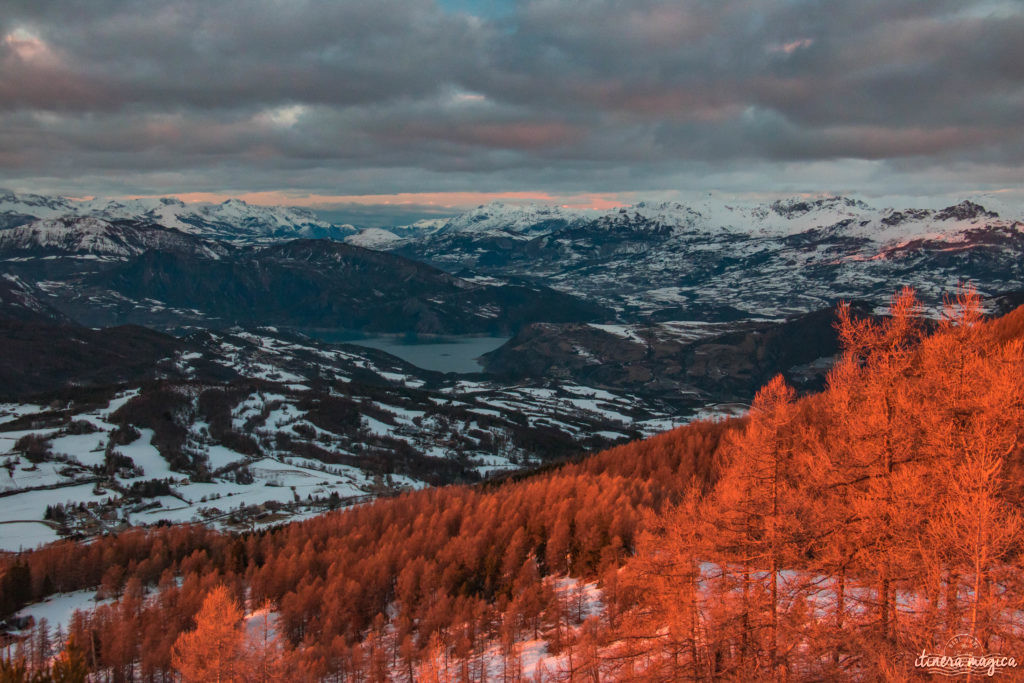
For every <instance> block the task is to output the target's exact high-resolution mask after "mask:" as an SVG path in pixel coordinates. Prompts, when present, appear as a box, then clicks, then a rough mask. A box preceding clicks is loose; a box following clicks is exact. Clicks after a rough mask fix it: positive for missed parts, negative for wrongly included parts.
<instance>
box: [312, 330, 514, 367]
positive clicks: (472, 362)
mask: <svg viewBox="0 0 1024 683" xmlns="http://www.w3.org/2000/svg"><path fill="white" fill-rule="evenodd" d="M307 334H309V335H310V336H313V337H316V338H317V339H321V340H323V341H325V342H342V343H345V344H355V345H357V346H368V347H370V348H371V349H378V350H379V351H384V352H385V353H390V354H391V355H392V356H398V357H399V358H401V359H402V360H404V361H406V362H407V363H412V364H413V365H415V366H416V367H418V368H423V369H424V370H434V371H435V372H459V373H470V372H482V371H483V366H482V365H480V363H479V362H478V361H477V358H479V357H480V356H482V355H484V354H485V353H487V352H488V351H493V350H494V349H496V348H498V347H499V346H501V345H502V344H504V343H505V342H507V341H508V340H509V339H510V337H423V336H421V337H417V338H415V339H410V338H408V337H405V336H395V335H380V336H374V337H362V338H353V335H352V333H351V332H332V331H330V330H316V331H313V330H308V331H307Z"/></svg>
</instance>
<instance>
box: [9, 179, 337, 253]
mask: <svg viewBox="0 0 1024 683" xmlns="http://www.w3.org/2000/svg"><path fill="white" fill-rule="evenodd" d="M64 217H78V218H94V219H99V220H103V221H117V220H132V221H147V222H151V223H155V224H157V225H160V226H163V227H166V228H173V229H175V230H180V231H182V232H185V233H189V234H192V235H197V236H202V237H213V238H217V239H222V240H231V241H251V240H259V239H266V238H285V239H294V238H297V237H315V238H332V239H341V238H343V237H345V236H347V235H351V234H354V233H355V232H356V229H355V228H353V227H352V226H350V225H332V224H331V223H328V222H326V221H323V220H321V219H319V218H317V216H316V215H315V214H314V213H313V212H311V211H307V210H305V209H301V208H297V207H286V206H258V205H254V204H249V203H246V202H244V201H242V200H240V199H228V200H226V201H224V202H221V203H219V204H217V203H207V202H190V203H185V202H183V201H181V200H180V199H176V198H173V197H159V198H149V197H146V198H139V199H129V200H123V201H118V200H106V199H90V200H74V199H68V198H65V197H48V196H43V195H36V194H19V193H14V192H10V191H4V190H0V229H2V228H10V227H16V226H18V225H24V224H26V223H30V222H32V221H35V220H38V219H57V218H64Z"/></svg>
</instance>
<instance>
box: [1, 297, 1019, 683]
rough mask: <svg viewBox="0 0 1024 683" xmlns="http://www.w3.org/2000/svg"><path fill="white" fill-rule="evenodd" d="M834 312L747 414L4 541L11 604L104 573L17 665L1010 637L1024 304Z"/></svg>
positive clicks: (790, 670)
mask: <svg viewBox="0 0 1024 683" xmlns="http://www.w3.org/2000/svg"><path fill="white" fill-rule="evenodd" d="M839 328H840V336H841V339H842V342H843V348H844V351H843V354H842V356H841V357H840V358H839V359H838V361H837V363H836V365H835V367H834V368H833V369H832V371H831V373H830V374H829V379H828V386H827V388H826V389H825V390H824V391H823V392H822V393H819V394H815V395H812V396H808V397H805V398H802V399H797V398H796V397H795V393H794V391H793V390H792V389H791V388H789V387H787V386H786V384H785V383H784V381H783V380H782V379H781V378H775V379H774V380H772V381H771V382H769V383H768V384H767V385H766V386H765V387H764V388H763V389H762V390H761V391H760V392H759V394H758V396H757V398H756V400H755V401H754V404H753V406H752V407H751V410H750V415H749V416H748V417H747V418H745V419H743V420H730V421H725V422H698V423H694V424H691V425H689V426H687V427H683V428H680V429H677V430H674V431H672V432H669V433H666V434H663V435H661V436H658V437H655V438H652V439H648V440H645V441H640V442H635V443H632V444H628V445H625V446H620V447H618V448H615V449H612V450H609V451H605V452H603V453H599V454H596V455H594V456H591V457H589V458H587V459H585V460H583V461H581V462H578V463H574V464H566V465H563V466H560V467H557V468H551V469H547V470H544V471H539V472H537V473H534V474H532V475H519V476H516V477H513V478H509V479H507V480H505V481H502V482H496V483H489V484H483V485H475V486H449V487H443V488H436V489H431V490H425V491H418V492H413V493H407V494H403V495H401V496H398V497H396V498H391V499H382V500H378V501H376V502H374V503H371V504H367V505H364V506H360V507H357V508H355V509H350V510H346V511H340V512H334V513H328V514H325V515H322V516H319V517H316V518H313V519H310V520H308V521H305V522H300V523H294V524H290V525H288V526H285V527H283V528H279V529H275V530H270V531H263V532H258V533H253V534H249V535H243V536H235V535H228V534H223V533H218V532H214V531H211V530H208V529H204V528H201V527H194V526H183V527H167V528H157V529H152V530H134V531H129V532H125V533H122V534H120V535H117V536H109V537H105V538H101V539H97V540H95V541H94V542H92V543H90V544H88V545H79V544H75V543H71V542H61V543H57V544H54V545H51V546H49V547H46V548H43V549H40V550H37V551H34V552H30V553H23V554H20V555H11V556H8V557H5V558H3V560H2V562H3V568H2V571H3V576H2V579H0V608H2V610H3V613H4V614H13V613H14V612H16V611H17V610H18V609H19V608H21V607H22V606H23V605H24V604H25V603H27V602H31V601H35V600H39V599H41V598H43V597H44V596H46V595H49V594H52V593H56V592H63V593H67V592H71V591H78V590H83V589H90V590H98V592H99V593H100V594H102V596H103V597H105V598H107V602H106V604H104V605H103V606H101V607H99V608H98V609H96V610H95V611H94V612H93V613H91V614H80V615H78V616H76V617H75V618H74V619H73V620H72V623H71V624H70V628H69V629H68V632H67V633H60V634H57V637H56V638H55V637H54V634H53V633H52V632H50V631H49V629H48V628H46V627H45V626H42V627H40V625H39V624H37V625H36V626H35V627H32V628H28V629H26V630H25V631H23V632H22V633H23V636H24V637H23V639H21V640H20V641H19V642H18V644H17V645H16V646H14V647H13V648H11V650H10V652H11V659H12V661H11V662H10V663H9V664H8V665H7V669H8V670H9V673H11V672H14V670H16V669H17V670H21V669H19V667H21V668H23V669H28V670H36V671H39V672H42V671H44V670H45V671H50V670H51V669H52V671H53V672H55V673H54V676H55V677H57V678H58V679H59V680H75V679H74V678H60V676H68V675H71V674H68V673H67V671H68V670H74V671H83V670H85V669H88V670H91V671H94V672H96V673H97V675H98V676H99V677H100V679H101V680H102V679H109V680H115V681H122V680H140V679H141V680H171V679H172V678H173V676H175V675H176V674H178V673H180V674H181V675H183V676H184V678H185V679H186V680H211V679H212V678H213V677H215V676H218V675H219V676H221V680H345V681H356V680H358V681H367V680H387V679H395V680H410V679H414V680H425V681H431V680H479V679H481V678H483V677H487V678H495V677H497V678H499V679H503V680H521V679H522V680H532V679H533V678H534V677H535V676H539V677H540V678H543V679H544V680H587V681H597V680H712V679H725V680H879V679H883V680H885V679H889V680H906V679H907V678H909V677H911V676H912V675H914V671H913V668H914V667H913V664H914V658H915V657H916V656H917V655H918V654H920V653H921V652H922V650H925V649H927V650H930V651H933V650H935V649H936V648H937V647H938V646H940V645H941V644H943V643H945V642H946V641H947V640H949V638H950V637H952V636H954V635H957V634H970V635H972V636H974V637H976V638H977V639H978V641H980V643H982V645H983V647H984V649H985V651H986V652H989V653H996V652H1001V653H1009V654H1015V653H1016V654H1018V655H1024V630H1022V627H1024V624H1022V623H1021V616H1020V605H1019V602H1020V596H1021V595H1024V591H1022V586H1021V585H1020V584H1021V581H1022V579H1021V576H1022V573H1021V569H1022V567H1021V562H1022V561H1024V558H1022V557H1021V555H1020V540H1021V538H1022V533H1024V523H1022V520H1021V515H1020V509H1021V507H1020V506H1021V495H1022V493H1024V472H1022V467H1024V459H1022V449H1024V444H1022V443H1020V439H1019V434H1020V432H1021V428H1022V425H1024V309H1018V310H1017V311H1014V312H1013V313H1010V314H1009V315H1007V316H1004V317H1003V318H1000V319H997V320H994V321H984V320H983V319H982V315H981V302H980V301H979V299H978V297H977V296H976V295H975V294H974V293H973V292H972V291H970V290H964V291H961V292H960V293H959V294H958V295H957V296H956V297H955V298H954V299H952V300H951V301H950V303H949V306H948V307H947V311H946V314H945V316H944V317H943V319H942V320H941V321H940V322H939V324H938V325H937V326H936V325H931V324H926V322H925V320H924V318H923V317H922V313H921V310H920V306H919V305H918V303H917V300H916V299H915V297H914V294H913V292H911V291H909V290H904V291H903V292H900V293H899V294H897V295H896V296H895V297H894V298H893V301H892V305H891V307H890V315H889V316H888V317H886V318H884V319H881V320H869V319H857V318H855V317H853V316H852V315H851V314H850V312H849V309H847V308H841V309H840V315H839ZM565 577H571V578H572V579H576V581H568V582H567V581H562V579H565ZM588 582H596V587H597V588H598V589H599V591H600V592H599V595H600V599H599V600H597V601H590V602H589V603H588V606H587V608H586V609H584V607H583V603H584V602H585V596H584V589H585V587H586V584H587V583H588ZM565 585H569V586H571V588H570V589H568V590H563V589H562V588H560V586H565ZM243 614H248V615H249V618H248V620H247V621H246V624H247V626H246V628H242V625H241V624H242V616H243ZM588 614H589V616H588ZM254 615H255V616H254ZM261 624H262V626H261ZM55 641H60V642H55ZM176 642H177V643H179V645H178V646H176V645H175V643H176ZM215 643H216V644H217V645H216V647H215ZM937 644H938V645H937ZM62 648H63V652H62V654H61V655H60V656H59V657H58V658H57V659H56V660H55V661H54V662H52V663H51V662H50V661H49V657H50V656H51V655H52V654H53V653H54V652H58V651H61V649H62ZM204 648H205V649H204ZM527 649H529V652H530V653H531V656H532V655H535V654H537V653H538V652H540V653H541V654H542V655H543V658H544V659H545V661H546V664H545V665H544V666H541V665H540V664H538V662H537V661H536V658H534V659H533V660H532V661H526V657H525V654H524V653H525V652H526V651H527ZM204 653H205V654H206V656H203V655H204ZM215 654H216V655H217V656H214V655H215ZM531 665H532V668H531ZM11 675H14V673H12V674H11ZM14 680H17V678H16V677H15V679H14Z"/></svg>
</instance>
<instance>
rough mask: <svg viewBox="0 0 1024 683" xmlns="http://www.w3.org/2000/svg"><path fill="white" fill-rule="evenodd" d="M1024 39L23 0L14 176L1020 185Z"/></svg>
mask: <svg viewBox="0 0 1024 683" xmlns="http://www.w3.org/2000/svg"><path fill="white" fill-rule="evenodd" d="M1022 35H1024V7H1022V4H1021V3H1020V2H1017V1H1015V0H1009V1H1007V2H989V1H987V0H979V1H976V2H971V1H967V0H929V1H928V2H921V1H920V0H885V1H876V0H859V1H857V2H840V1H836V2H822V1H820V0H819V1H811V0H684V1H678V0H676V1H673V2H658V1H655V0H636V1H632V2H621V1H616V0H589V1H587V2H583V1H581V0H532V1H523V2H519V3H517V4H516V5H515V7H514V9H513V11H512V12H511V13H510V14H509V15H507V16H506V15H502V16H500V17H498V18H495V19H482V18H478V17H473V16H470V15H468V14H464V13H455V12H447V11H445V10H444V9H443V8H442V7H440V6H439V5H437V4H435V3H434V2H433V1H431V0H373V1H372V2H370V1H366V0H362V1H359V2H353V1H344V0H343V1H340V2H339V1H337V0H334V1H330V2H316V1H306V2H304V1H301V0H288V1H285V0H263V1H255V0H254V1H245V2H242V1H240V0H221V1H218V2H206V1H203V0H192V1H188V2H182V1H178V2H173V1H171V2H168V1H166V0H164V1H160V2H156V1H150V0H136V1H131V2H127V1H125V2H111V1H105V0H78V1H73V0H63V1H60V2H56V1H54V2H46V1H39V0H37V1H33V2H27V1H19V0H15V1H14V2H10V0H9V1H8V2H7V3H5V4H4V6H3V7H2V8H0V181H3V180H6V181H8V182H10V181H20V182H22V183H25V182H30V181H33V182H50V183H55V184H60V183H61V182H64V183H65V184H68V185H69V186H76V187H81V188H82V189H83V190H88V191H101V192H102V191H104V189H105V188H104V187H103V186H104V185H106V186H107V187H106V189H108V190H110V191H156V192H174V191H189V190H203V189H239V190H242V189H252V190H258V189H275V188H304V189H309V190H311V191H333V192H344V193H358V192H375V193H379V192H392V191H394V192H398V191H412V192H416V191H437V190H443V189H460V190H465V189H472V190H515V189H523V188H533V189H535V188H538V183H540V182H544V183H547V185H546V186H545V189H555V190H557V189H565V190H577V189H581V188H582V189H589V190H595V191H607V190H630V189H644V188H650V189H658V188H662V187H668V186H669V184H670V183H679V182H683V183H687V182H690V183H696V182H699V179H700V178H702V177H706V174H707V173H709V172H711V173H714V174H715V175H716V177H718V178H729V177H733V178H736V179H739V178H747V180H745V181H744V182H748V183H756V182H757V180H756V179H752V178H750V174H749V169H750V168H752V167H755V166H756V167H758V168H762V169H765V171H766V174H765V178H764V180H763V181H762V184H763V185H770V184H771V183H773V182H776V180H777V176H778V173H773V172H772V171H771V169H772V167H773V164H776V166H775V168H776V169H783V168H786V169H793V168H794V164H801V163H802V164H808V165H810V164H814V165H815V168H819V169H820V168H822V167H821V166H820V164H821V162H831V163H832V164H833V167H834V174H833V175H834V179H835V181H836V182H838V181H839V180H840V179H842V180H843V182H847V181H849V179H850V177H851V173H853V175H854V176H856V174H857V172H856V171H851V169H857V168H862V166H861V164H860V161H859V160H868V161H870V162H872V164H873V165H872V166H871V168H872V171H871V173H870V175H871V176H873V177H874V178H875V181H877V182H880V183H883V184H884V182H885V181H884V179H882V180H879V174H881V176H884V175H885V173H890V174H892V177H893V178H904V179H906V178H910V177H911V176H913V177H916V178H926V179H927V178H928V177H929V174H930V173H934V174H935V177H938V176H942V177H948V169H949V168H950V167H951V166H959V167H963V168H972V169H979V168H983V169H985V172H984V173H982V174H981V175H982V176H984V177H985V178H986V179H987V180H986V181H985V182H986V183H988V184H992V185H994V186H998V185H1000V184H1007V183H1013V184H1019V179H1016V180H1015V179H1014V175H1015V173H1016V172H1017V170H1018V168H1019V165H1020V163H1021V161H1024V126H1022V124H1021V121H1022V120H1024V41H1022V40H1021V38H1020V37H1021V36H1022ZM808 167H809V166H808ZM730 173H732V176H730ZM859 177H860V178H861V181H862V182H863V180H864V177H865V176H863V174H861V176H859ZM823 182H828V177H827V173H826V177H825V180H824V181H823ZM854 182H855V181H854ZM903 182H919V181H911V180H904V181H903ZM965 182H966V181H965ZM158 183H173V184H174V186H173V187H166V186H165V187H159V186H157V184H158ZM749 189H771V188H770V187H765V186H762V187H751V188H749ZM808 189H831V188H808Z"/></svg>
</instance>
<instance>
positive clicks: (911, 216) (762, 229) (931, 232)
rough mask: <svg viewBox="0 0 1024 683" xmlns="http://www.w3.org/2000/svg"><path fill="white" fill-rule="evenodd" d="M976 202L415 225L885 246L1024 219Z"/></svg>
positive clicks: (504, 217)
mask: <svg viewBox="0 0 1024 683" xmlns="http://www.w3.org/2000/svg"><path fill="white" fill-rule="evenodd" d="M978 199H979V200H982V199H983V200H984V201H985V203H986V206H982V205H981V204H979V203H976V202H975V201H972V200H962V201H961V202H959V203H954V204H951V205H949V206H945V207H944V208H940V209H934V208H913V207H910V208H906V207H904V208H894V207H879V206H873V205H871V204H869V203H868V202H867V201H865V200H862V199H858V198H853V197H845V196H839V195H825V196H821V197H813V198H807V197H800V196H797V197H789V198H784V199H776V200H772V201H756V200H733V199H723V198H720V197H717V196H714V195H706V196H705V197H703V198H701V199H699V200H696V201H690V202H686V203H681V202H638V203H637V204H635V205H632V206H624V207H621V208H617V209H611V210H607V211H601V210H593V209H571V208H566V207H562V206H556V205H545V204H514V205H513V204H506V203H503V202H500V201H497V202H491V203H489V204H484V205H481V206H479V207H476V208H475V209H471V210H469V211H466V212H464V213H461V214H459V215H457V216H454V217H452V218H451V219H449V220H447V221H436V220H434V221H432V222H430V224H429V225H427V224H425V225H423V230H422V234H423V235H424V237H441V236H454V235H461V236H467V237H468V236H474V237H476V236H479V237H484V236H489V237H495V236H503V237H510V238H513V239H520V240H523V239H533V238H536V237H539V236H543V235H550V234H555V233H559V232H562V231H564V230H567V229H576V228H580V227H583V226H588V227H591V228H594V229H600V228H606V229H607V228H615V227H616V226H622V225H623V224H625V223H631V224H632V225H633V226H634V229H640V228H645V229H648V230H649V229H656V228H667V229H670V230H671V231H673V232H675V231H702V232H716V231H725V232H730V233H740V234H751V235H772V236H786V235H795V234H800V233H803V232H807V231H808V230H815V229H818V230H820V229H826V228H831V229H833V230H840V231H842V233H843V234H845V235H848V236H851V237H866V238H869V239H871V240H873V241H875V242H881V243H887V242H891V241H895V240H900V239H907V238H911V237H925V236H928V237H938V236H947V237H949V236H954V235H958V234H961V233H963V232H964V231H966V230H970V229H972V228H976V227H978V226H980V225H983V224H992V225H1002V226H1012V225H1013V224H1014V223H1019V222H1021V221H1024V207H1019V206H1004V204H1003V202H1000V201H999V200H998V199H996V198H995V197H992V196H986V197H984V198H978ZM992 204H996V206H997V208H998V209H999V211H994V210H990V209H989V208H986V207H990V206H991V205H992ZM1004 214H1005V215H1004ZM412 239H416V238H412Z"/></svg>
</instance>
